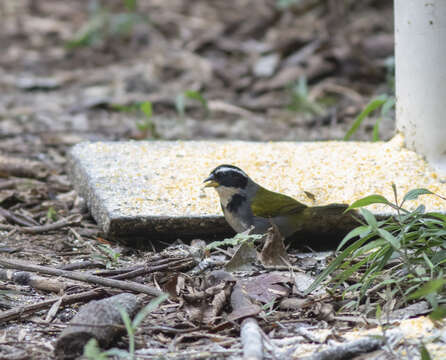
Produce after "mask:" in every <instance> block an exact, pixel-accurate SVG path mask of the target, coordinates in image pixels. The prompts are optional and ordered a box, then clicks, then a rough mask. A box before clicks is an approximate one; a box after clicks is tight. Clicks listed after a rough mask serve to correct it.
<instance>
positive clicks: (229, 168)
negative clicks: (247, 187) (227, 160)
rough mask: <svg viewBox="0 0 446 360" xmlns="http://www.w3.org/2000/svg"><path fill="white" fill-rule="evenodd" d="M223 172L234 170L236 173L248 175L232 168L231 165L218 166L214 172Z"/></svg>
mask: <svg viewBox="0 0 446 360" xmlns="http://www.w3.org/2000/svg"><path fill="white" fill-rule="evenodd" d="M225 172H236V173H239V174H241V175H243V176H246V177H248V175H246V173H245V172H244V171H243V170H241V169H237V168H233V167H231V166H222V167H220V168H218V169H217V171H216V172H215V173H216V174H218V173H225Z"/></svg>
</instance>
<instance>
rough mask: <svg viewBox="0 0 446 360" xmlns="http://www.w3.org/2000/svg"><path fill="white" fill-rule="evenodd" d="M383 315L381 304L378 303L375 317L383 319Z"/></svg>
mask: <svg viewBox="0 0 446 360" xmlns="http://www.w3.org/2000/svg"><path fill="white" fill-rule="evenodd" d="M381 315H382V310H381V306H380V305H379V304H378V305H376V312H375V317H376V318H377V319H378V320H379V319H381Z"/></svg>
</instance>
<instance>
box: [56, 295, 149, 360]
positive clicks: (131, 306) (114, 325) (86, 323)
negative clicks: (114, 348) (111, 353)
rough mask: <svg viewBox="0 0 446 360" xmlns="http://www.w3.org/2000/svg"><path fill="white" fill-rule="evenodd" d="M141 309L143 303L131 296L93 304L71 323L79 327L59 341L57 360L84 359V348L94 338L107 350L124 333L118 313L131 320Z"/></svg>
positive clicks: (63, 335) (75, 327)
mask: <svg viewBox="0 0 446 360" xmlns="http://www.w3.org/2000/svg"><path fill="white" fill-rule="evenodd" d="M140 307H141V302H140V301H139V300H138V297H137V296H136V295H133V294H129V293H123V294H119V295H115V296H112V297H110V298H107V299H103V300H98V301H91V302H90V303H88V304H86V305H84V306H82V307H81V309H80V310H79V312H78V313H77V314H76V316H75V317H74V318H73V319H72V321H71V323H74V324H76V325H70V326H68V327H67V328H65V330H64V331H62V333H61V334H60V336H59V338H58V339H57V341H56V347H55V355H56V357H57V358H58V359H75V358H77V357H78V356H80V355H82V353H83V350H84V346H85V344H86V343H87V342H88V341H89V340H90V339H91V338H95V339H96V340H97V341H98V343H99V345H100V346H101V347H102V348H105V349H106V348H108V347H109V346H110V344H111V343H112V342H113V341H114V340H115V339H116V337H117V336H118V335H121V334H122V333H123V332H124V329H123V327H122V325H123V320H122V317H121V313H120V311H119V309H120V308H122V309H124V310H125V311H126V312H127V314H128V315H129V316H130V318H132V317H133V316H134V315H135V314H136V312H137V311H138V309H139V308H140ZM78 324H82V325H78ZM97 325H101V326H97ZM104 325H105V326H104ZM107 325H108V326H107Z"/></svg>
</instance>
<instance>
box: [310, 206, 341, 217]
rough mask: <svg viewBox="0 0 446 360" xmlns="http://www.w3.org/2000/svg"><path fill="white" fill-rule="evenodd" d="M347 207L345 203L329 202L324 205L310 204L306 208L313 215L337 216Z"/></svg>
mask: <svg viewBox="0 0 446 360" xmlns="http://www.w3.org/2000/svg"><path fill="white" fill-rule="evenodd" d="M347 208H348V205H347V204H329V205H324V206H311V207H309V208H308V209H309V210H310V212H311V213H312V214H313V215H314V216H337V215H343V214H344V211H345V210H347Z"/></svg>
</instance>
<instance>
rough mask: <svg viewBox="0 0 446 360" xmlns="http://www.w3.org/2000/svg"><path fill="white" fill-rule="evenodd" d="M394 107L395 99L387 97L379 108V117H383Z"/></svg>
mask: <svg viewBox="0 0 446 360" xmlns="http://www.w3.org/2000/svg"><path fill="white" fill-rule="evenodd" d="M394 106H395V97H393V96H389V97H388V98H387V100H386V102H385V103H384V104H383V106H382V107H381V116H383V117H384V116H385V115H386V114H387V113H388V112H389V110H390V109H391V108H393V107H394Z"/></svg>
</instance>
